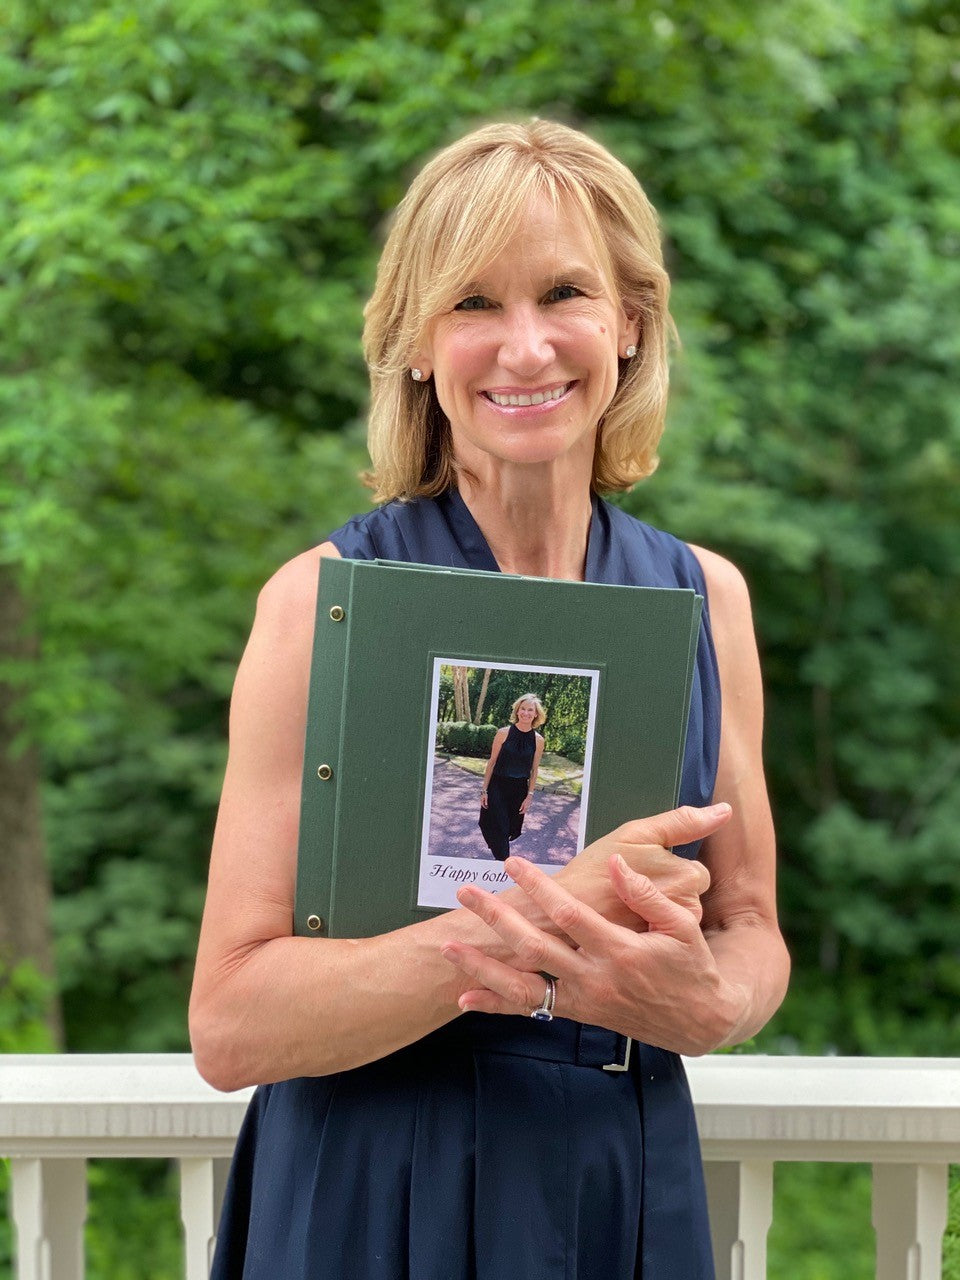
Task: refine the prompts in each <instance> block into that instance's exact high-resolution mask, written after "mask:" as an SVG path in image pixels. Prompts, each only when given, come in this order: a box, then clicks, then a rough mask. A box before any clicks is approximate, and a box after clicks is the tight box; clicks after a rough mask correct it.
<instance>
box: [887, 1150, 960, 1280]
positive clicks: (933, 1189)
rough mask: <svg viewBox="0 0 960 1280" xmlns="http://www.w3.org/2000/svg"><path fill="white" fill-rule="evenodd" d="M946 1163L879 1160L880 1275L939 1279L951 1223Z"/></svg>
mask: <svg viewBox="0 0 960 1280" xmlns="http://www.w3.org/2000/svg"><path fill="white" fill-rule="evenodd" d="M947 1174H948V1166H947V1165H944V1164H875V1165H874V1166H873V1227H874V1230H875V1231H876V1233H877V1280H940V1272H941V1260H942V1252H943V1233H944V1231H945V1230H946V1226H947Z"/></svg>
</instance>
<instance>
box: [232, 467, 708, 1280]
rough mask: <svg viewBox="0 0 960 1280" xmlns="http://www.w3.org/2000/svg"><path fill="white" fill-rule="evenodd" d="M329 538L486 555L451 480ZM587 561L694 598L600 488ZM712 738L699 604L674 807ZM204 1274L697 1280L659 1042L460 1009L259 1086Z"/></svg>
mask: <svg viewBox="0 0 960 1280" xmlns="http://www.w3.org/2000/svg"><path fill="white" fill-rule="evenodd" d="M331 541H332V542H333V543H334V544H335V546H336V547H337V549H338V550H339V551H340V553H341V555H343V556H345V557H350V558H353V559H373V558H382V559H389V560H407V561H416V562H419V563H424V564H437V565H449V566H454V567H458V568H471V569H487V570H496V569H497V568H498V566H497V564H496V561H495V560H494V558H493V555H492V553H491V551H490V549H489V547H488V546H487V543H486V541H485V540H484V537H483V534H482V533H481V531H480V529H479V527H478V526H477V524H476V522H475V521H474V519H473V517H472V516H471V514H470V512H469V510H468V509H467V507H466V505H465V504H464V502H463V500H462V499H461V497H460V496H459V494H458V493H456V492H450V493H448V494H445V495H443V496H442V497H441V498H438V499H434V500H418V501H415V502H409V503H390V504H388V505H387V506H385V507H381V508H380V509H378V510H376V511H373V512H370V513H369V514H367V515H365V516H359V517H357V518H355V519H353V520H351V521H349V522H348V523H347V524H346V525H344V526H343V528H341V529H339V530H337V531H336V532H335V533H334V534H332V535H331ZM586 578H587V580H588V581H591V582H610V583H623V584H635V585H639V586H655V587H662V586H665V587H675V586H679V587H694V588H695V589H696V590H698V591H700V592H702V593H704V594H705V588H704V581H703V576H702V573H701V571H700V567H699V564H698V562H697V560H696V558H695V557H694V556H693V555H692V553H691V552H690V551H689V549H688V548H687V547H686V546H684V544H683V543H681V542H679V541H678V540H677V539H675V538H673V537H671V536H670V535H668V534H665V533H661V532H660V531H659V530H656V529H653V528H651V527H650V526H648V525H645V524H642V523H640V522H639V521H637V520H634V519H633V518H632V517H630V516H628V515H626V514H625V513H624V512H622V511H620V510H619V509H618V508H616V507H612V506H610V505H609V504H608V503H606V502H603V501H601V500H599V499H595V500H594V506H593V518H592V522H591V527H590V539H589V546H588V552H587V563H586ZM719 740H720V689H719V681H718V677H717V667H716V660H715V657H714V652H713V644H712V640H711V637H710V625H709V619H708V617H707V614H706V611H705V612H704V623H703V626H702V629H701V635H700V641H699V648H698V652H697V667H696V672H695V675H694V683H693V694H692V698H691V706H690V722H689V728H688V734H687V746H686V756H685V760H684V765H683V772H682V784H681V802H682V803H685V804H694V805H702V804H707V803H709V802H710V799H711V796H712V793H713V787H714V780H715V777H716V766H717V753H718V749H719ZM637 816H638V817H640V816H643V815H639V814H638V815H637ZM696 851H697V846H696V845H692V846H686V847H684V848H682V849H677V850H676V852H678V853H682V854H684V855H685V856H689V857H694V856H695V855H696ZM624 1065H626V1066H627V1069H626V1070H623V1069H620V1070H605V1069H604V1068H605V1067H608V1066H615V1067H620V1068H622V1067H624ZM212 1275H213V1278H214V1280H710V1278H711V1277H712V1276H713V1263H712V1258H711V1249H710V1233H709V1227H708V1222H707V1214H706V1202H705V1196H704V1187H703V1173H702V1168H701V1164H700V1149H699V1143H698V1138H697V1132H696V1125H695V1122H694V1115H693V1108H692V1105H691V1102H690V1095H689V1092H688V1089H687V1083H686V1079H685V1076H684V1073H683V1067H682V1065H681V1062H680V1059H679V1058H678V1057H677V1055H676V1054H673V1053H668V1052H667V1051H665V1050H663V1049H657V1048H654V1047H652V1046H649V1045H638V1044H632V1045H631V1044H629V1042H628V1041H627V1040H626V1039H625V1037H623V1036H618V1035H616V1034H615V1033H614V1032H611V1031H606V1030H604V1029H603V1028H600V1027H592V1026H585V1025H581V1024H579V1023H575V1022H570V1021H568V1020H566V1019H561V1018H556V1019H554V1021H553V1022H551V1023H547V1024H544V1023H539V1022H534V1021H533V1020H531V1019H530V1018H523V1017H502V1016H490V1015H484V1014H478V1013H471V1014H465V1015H461V1016H460V1017H458V1018H456V1019H455V1020H454V1021H452V1022H451V1023H449V1024H448V1025H447V1026H445V1027H441V1028H440V1029H439V1030H437V1031H435V1032H432V1033H431V1034H430V1035H428V1036H425V1037H424V1038H423V1039H422V1040H420V1041H417V1042H416V1043H415V1044H412V1045H409V1046H408V1047H407V1048H405V1049H401V1050H399V1051H398V1052H397V1053H393V1054H390V1055H389V1056H388V1057H386V1058H381V1059H380V1060H379V1061H377V1062H373V1063H370V1064H368V1065H367V1066H363V1067H358V1068H356V1069H355V1070H352V1071H344V1072H341V1073H339V1074H337V1075H332V1076H321V1077H308V1078H304V1079H298V1080H287V1081H283V1082H281V1083H279V1084H272V1085H263V1086H261V1087H260V1088H259V1089H258V1090H257V1091H256V1093H255V1095H254V1097H253V1099H252V1100H251V1103H250V1107H249V1110H248V1112H247V1116H246V1119H245V1121H244V1124H243V1128H242V1130H241V1133H240V1136H239V1138H238V1141H237V1147H236V1152H235V1155H234V1161H233V1167H232V1169H231V1173H230V1179H229V1183H228V1186H227V1193H226V1198H225V1202H224V1209H223V1215H222V1218H221V1223H220V1230H219V1234H218V1239H217V1248H216V1253H215V1257H214V1263H213V1271H212Z"/></svg>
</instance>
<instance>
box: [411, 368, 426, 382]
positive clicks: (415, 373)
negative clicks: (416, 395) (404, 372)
mask: <svg viewBox="0 0 960 1280" xmlns="http://www.w3.org/2000/svg"><path fill="white" fill-rule="evenodd" d="M410 377H411V378H412V379H413V380H414V382H422V381H423V370H422V369H411V370H410Z"/></svg>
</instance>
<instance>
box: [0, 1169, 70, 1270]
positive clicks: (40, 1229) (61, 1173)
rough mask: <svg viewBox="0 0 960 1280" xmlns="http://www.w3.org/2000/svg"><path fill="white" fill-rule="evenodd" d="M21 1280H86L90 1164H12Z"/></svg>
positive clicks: (11, 1174)
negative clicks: (86, 1225) (88, 1173)
mask: <svg viewBox="0 0 960 1280" xmlns="http://www.w3.org/2000/svg"><path fill="white" fill-rule="evenodd" d="M10 1176H11V1189H12V1196H11V1216H12V1218H13V1224H14V1226H15V1228H16V1232H17V1253H16V1257H17V1280H83V1272H84V1251H83V1224H84V1221H85V1219H86V1216H87V1162H86V1161H85V1160H72V1159H56V1158H50V1159H46V1160H40V1159H26V1158H18V1159H14V1160H11V1161H10Z"/></svg>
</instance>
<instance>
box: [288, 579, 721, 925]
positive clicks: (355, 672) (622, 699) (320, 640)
mask: <svg viewBox="0 0 960 1280" xmlns="http://www.w3.org/2000/svg"><path fill="white" fill-rule="evenodd" d="M702 605H703V600H702V597H700V596H698V595H697V594H696V593H695V592H693V591H689V590H682V589H668V588H653V587H627V586H610V585H605V584H603V585H601V584H597V583H586V582H568V581H558V580H555V579H548V578H523V577H516V576H513V575H510V574H502V573H488V572H483V571H479V570H474V569H446V568H440V567H434V566H430V565H414V564H401V563H396V562H393V561H383V560H336V559H324V560H323V561H322V564H321V570H320V586H319V592H318V598H317V620H316V631H315V637H314V650H313V660H312V665H311V674H310V699H309V706H308V719H307V731H306V741H305V751H304V769H303V789H302V798H301V813H300V836H299V847H298V855H297V893H296V904H295V911H294V932H295V933H296V934H299V935H303V936H313V937H318V936H326V937H370V936H372V935H374V934H378V933H386V932H388V931H389V930H391V929H397V928H400V927H401V926H403V925H407V924H412V923H414V922H415V921H417V920H422V919H425V918H427V917H429V916H431V915H436V914H437V913H438V912H440V911H444V910H448V909H450V908H451V907H456V906H457V905H458V904H457V898H456V893H457V890H458V889H459V888H460V886H461V885H464V884H476V885H479V886H481V887H482V888H485V889H488V890H490V891H491V892H497V891H498V890H500V889H503V888H505V887H507V886H508V885H509V884H510V883H511V881H510V879H509V877H508V876H507V873H506V871H505V870H504V868H503V863H504V861H505V859H506V858H507V857H508V856H511V855H515V856H517V857H523V858H527V859H529V860H530V861H531V862H535V863H536V864H537V865H538V866H540V867H541V868H543V870H545V871H547V872H555V871H558V870H559V869H560V868H561V867H563V866H565V865H566V863H567V862H569V861H570V859H571V858H573V857H575V856H576V854H577V853H578V852H579V851H580V850H581V849H582V848H583V847H584V845H586V844H589V843H590V842H591V841H592V840H595V839H596V838H597V837H599V836H601V835H603V834H604V833H605V832H607V831H609V830H611V829H612V828H614V827H616V826H618V825H619V824H620V823H622V822H626V821H628V820H629V819H631V818H640V817H644V816H646V815H648V814H651V813H658V812H660V811H662V810H665V809H670V808H672V807H673V806H674V804H675V803H676V798H677V794H678V790H679V782H680V769H681V766H682V761H683V748H684V740H685V734H686V724H687V717H688V713H689V706H690V692H691V682H692V678H693V672H694V668H695V654H696V646H697V640H698V636H699V630H700V613H701V608H702Z"/></svg>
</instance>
